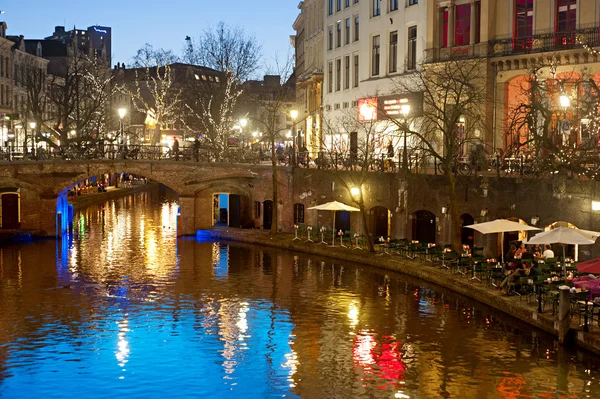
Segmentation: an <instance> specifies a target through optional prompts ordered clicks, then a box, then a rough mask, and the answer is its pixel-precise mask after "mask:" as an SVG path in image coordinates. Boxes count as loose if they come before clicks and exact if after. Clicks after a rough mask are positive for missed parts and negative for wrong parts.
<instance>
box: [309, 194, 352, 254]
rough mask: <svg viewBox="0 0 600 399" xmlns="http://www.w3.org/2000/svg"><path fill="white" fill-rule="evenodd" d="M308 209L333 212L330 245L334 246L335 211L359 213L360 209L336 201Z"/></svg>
mask: <svg viewBox="0 0 600 399" xmlns="http://www.w3.org/2000/svg"><path fill="white" fill-rule="evenodd" d="M308 209H316V210H318V211H333V240H332V243H331V245H335V213H336V212H337V211H348V212H360V209H358V208H355V207H353V206H350V205H346V204H344V203H343V202H338V201H332V202H327V203H325V204H321V205H316V206H311V207H310V208H308Z"/></svg>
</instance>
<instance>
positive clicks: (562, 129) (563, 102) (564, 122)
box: [559, 94, 571, 145]
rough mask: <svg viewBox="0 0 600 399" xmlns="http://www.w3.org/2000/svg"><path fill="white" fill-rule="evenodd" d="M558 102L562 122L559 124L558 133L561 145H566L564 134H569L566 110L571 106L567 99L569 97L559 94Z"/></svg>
mask: <svg viewBox="0 0 600 399" xmlns="http://www.w3.org/2000/svg"><path fill="white" fill-rule="evenodd" d="M559 101H560V106H561V107H562V109H563V120H562V123H560V124H559V132H560V134H561V135H562V143H563V145H568V144H569V142H568V139H567V140H565V132H570V130H571V129H570V126H569V124H568V123H569V122H568V121H567V108H569V106H570V105H571V100H570V99H569V96H567V95H566V94H561V95H560V97H559Z"/></svg>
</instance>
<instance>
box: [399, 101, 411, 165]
mask: <svg viewBox="0 0 600 399" xmlns="http://www.w3.org/2000/svg"><path fill="white" fill-rule="evenodd" d="M400 113H401V114H402V116H403V124H404V125H405V126H404V129H403V130H404V131H403V133H404V148H402V169H403V170H404V173H408V150H407V148H406V136H407V132H406V118H407V117H408V114H409V113H410V104H402V105H401V106H400Z"/></svg>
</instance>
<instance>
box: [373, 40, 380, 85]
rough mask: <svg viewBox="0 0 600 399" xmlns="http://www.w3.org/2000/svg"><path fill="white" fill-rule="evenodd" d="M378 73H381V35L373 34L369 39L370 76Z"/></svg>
mask: <svg viewBox="0 0 600 399" xmlns="http://www.w3.org/2000/svg"><path fill="white" fill-rule="evenodd" d="M376 42H377V43H376ZM380 73H381V36H380V35H375V36H373V37H372V39H371V76H379V74H380Z"/></svg>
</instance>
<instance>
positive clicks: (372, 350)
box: [352, 330, 406, 389]
mask: <svg viewBox="0 0 600 399" xmlns="http://www.w3.org/2000/svg"><path fill="white" fill-rule="evenodd" d="M401 348H402V343H401V342H398V341H396V340H395V339H394V337H391V336H386V335H384V336H382V337H381V339H380V340H379V341H378V340H377V337H376V334H375V333H372V332H369V331H366V330H361V331H359V332H358V334H357V335H356V336H355V338H354V347H353V348H352V358H353V361H354V367H355V368H356V369H360V370H362V373H363V375H364V376H363V377H362V378H361V380H363V381H381V380H387V381H388V382H387V383H386V384H383V385H379V386H378V388H380V389H389V388H391V387H394V388H397V387H398V386H399V385H400V383H401V382H402V381H404V370H405V369H406V365H405V364H404V363H403V362H402V353H400V349H401Z"/></svg>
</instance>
